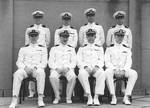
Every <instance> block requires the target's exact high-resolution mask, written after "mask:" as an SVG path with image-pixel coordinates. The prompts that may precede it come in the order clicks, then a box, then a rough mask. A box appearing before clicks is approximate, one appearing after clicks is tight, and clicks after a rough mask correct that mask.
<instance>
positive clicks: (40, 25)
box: [34, 24, 42, 27]
mask: <svg viewBox="0 0 150 108" xmlns="http://www.w3.org/2000/svg"><path fill="white" fill-rule="evenodd" d="M34 27H42V24H39V25H37V24H34Z"/></svg>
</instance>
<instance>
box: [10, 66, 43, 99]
mask: <svg viewBox="0 0 150 108" xmlns="http://www.w3.org/2000/svg"><path fill="white" fill-rule="evenodd" d="M27 77H28V75H27V73H26V72H25V70H24V69H18V70H17V71H16V72H15V73H14V79H13V96H17V97H18V95H19V91H20V86H21V82H22V80H23V79H25V78H27ZM33 77H35V78H36V80H37V91H38V94H39V95H43V93H44V88H45V72H44V69H40V68H38V69H37V70H36V71H35V72H33Z"/></svg>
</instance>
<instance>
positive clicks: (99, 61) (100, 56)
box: [96, 47, 104, 67]
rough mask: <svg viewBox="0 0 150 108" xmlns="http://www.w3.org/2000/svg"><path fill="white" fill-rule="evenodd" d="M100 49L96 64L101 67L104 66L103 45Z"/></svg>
mask: <svg viewBox="0 0 150 108" xmlns="http://www.w3.org/2000/svg"><path fill="white" fill-rule="evenodd" d="M99 49H100V52H99V56H98V60H97V63H96V65H97V66H99V67H103V66H104V50H103V47H100V48H99Z"/></svg>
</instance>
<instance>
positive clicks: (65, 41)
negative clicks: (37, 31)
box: [60, 36, 68, 45]
mask: <svg viewBox="0 0 150 108" xmlns="http://www.w3.org/2000/svg"><path fill="white" fill-rule="evenodd" d="M60 42H61V43H62V44H63V45H66V44H67V42H68V38H67V37H62V36H60Z"/></svg>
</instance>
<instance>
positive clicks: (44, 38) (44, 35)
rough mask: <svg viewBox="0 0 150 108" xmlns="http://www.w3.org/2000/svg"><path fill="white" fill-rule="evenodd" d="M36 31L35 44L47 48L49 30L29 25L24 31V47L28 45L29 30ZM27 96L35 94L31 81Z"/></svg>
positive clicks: (41, 26) (42, 26) (40, 26)
mask: <svg viewBox="0 0 150 108" xmlns="http://www.w3.org/2000/svg"><path fill="white" fill-rule="evenodd" d="M33 29H35V30H38V31H39V38H38V40H37V43H38V44H39V45H42V46H45V47H49V44H50V30H49V28H47V27H46V26H45V25H42V24H40V25H37V24H34V25H31V26H30V27H29V28H27V29H26V33H25V45H28V44H29V43H30V40H29V36H28V32H29V31H31V30H33ZM28 89H29V96H33V95H34V94H35V91H36V90H35V83H34V82H33V81H29V86H28Z"/></svg>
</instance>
